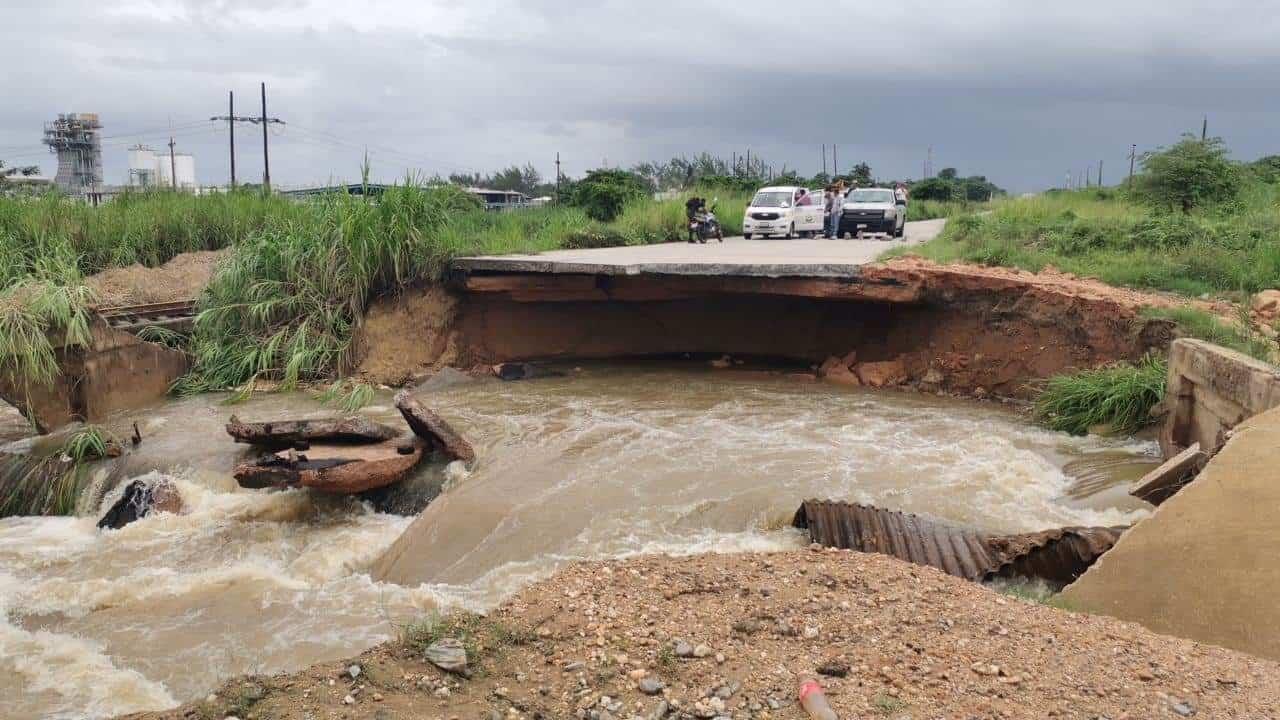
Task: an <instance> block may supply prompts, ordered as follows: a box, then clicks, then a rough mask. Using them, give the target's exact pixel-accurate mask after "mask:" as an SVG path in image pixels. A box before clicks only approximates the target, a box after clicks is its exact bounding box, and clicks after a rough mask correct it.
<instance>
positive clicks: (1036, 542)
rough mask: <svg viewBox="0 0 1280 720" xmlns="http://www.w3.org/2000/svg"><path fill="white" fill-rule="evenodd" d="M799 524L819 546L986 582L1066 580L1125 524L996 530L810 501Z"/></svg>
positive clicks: (1108, 545) (1106, 547) (1107, 546)
mask: <svg viewBox="0 0 1280 720" xmlns="http://www.w3.org/2000/svg"><path fill="white" fill-rule="evenodd" d="M792 524H793V525H795V527H798V528H804V529H807V530H808V531H809V539H810V540H811V541H813V542H815V543H818V544H820V545H825V546H827V547H836V548H842V549H849V550H857V551H859V552H872V553H880V554H883V555H890V556H892V557H896V558H898V559H899V560H906V561H907V562H911V563H915V564H917V565H928V566H929V567H933V568H937V569H939V570H941V571H943V572H945V573H947V574H948V575H954V576H956V577H961V578H965V579H966V580H974V581H983V580H990V579H993V578H996V577H1010V578H1013V577H1023V578H1038V579H1041V580H1045V581H1047V582H1051V583H1055V584H1059V585H1065V584H1067V583H1069V582H1072V581H1074V580H1075V579H1076V578H1078V577H1080V575H1081V574H1082V573H1084V571H1085V570H1086V569H1087V568H1088V567H1089V566H1090V565H1092V564H1093V562H1094V561H1095V560H1096V559H1097V558H1098V557H1099V556H1101V555H1102V554H1103V553H1105V552H1107V550H1109V549H1111V547H1112V545H1114V544H1115V542H1116V540H1117V539H1118V538H1119V537H1120V534H1121V533H1122V532H1124V530H1125V528H1122V527H1115V528H1074V527H1073V528H1056V529H1053V530H1045V531H1042V532H1037V533H1024V534H1020V535H992V534H990V533H983V532H979V531H977V530H974V529H972V528H965V527H961V526H957V525H951V524H948V523H944V522H939V521H937V520H932V519H929V518H925V517H920V516H918V515H912V514H910V513H902V512H898V511H895V510H885V509H883V508H878V507H873V506H870V505H858V504H853V503H844V502H832V501H827V500H806V501H805V502H804V504H802V505H801V506H800V509H799V510H797V511H796V515H795V519H794V520H793V523H792Z"/></svg>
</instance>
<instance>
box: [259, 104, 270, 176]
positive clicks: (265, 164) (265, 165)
mask: <svg viewBox="0 0 1280 720" xmlns="http://www.w3.org/2000/svg"><path fill="white" fill-rule="evenodd" d="M260 119H261V120H262V191H263V192H271V156H270V155H269V154H268V153H267V84H266V83H265V82H264V83H262V117H261V118H260Z"/></svg>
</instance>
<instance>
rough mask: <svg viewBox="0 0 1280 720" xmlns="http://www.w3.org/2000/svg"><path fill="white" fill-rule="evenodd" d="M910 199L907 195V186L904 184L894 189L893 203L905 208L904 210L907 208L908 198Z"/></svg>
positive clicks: (899, 184)
mask: <svg viewBox="0 0 1280 720" xmlns="http://www.w3.org/2000/svg"><path fill="white" fill-rule="evenodd" d="M908 197H909V196H908V194H907V186H906V185H903V184H902V183H898V184H897V186H896V187H894V189H893V202H894V204H895V205H901V206H902V207H904V208H905V207H906V206H907V198H908Z"/></svg>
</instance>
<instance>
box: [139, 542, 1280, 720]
mask: <svg viewBox="0 0 1280 720" xmlns="http://www.w3.org/2000/svg"><path fill="white" fill-rule="evenodd" d="M483 620H484V622H485V623H486V624H488V625H489V626H490V627H491V628H492V631H491V632H489V633H488V634H487V635H486V636H485V640H484V643H483V649H478V652H477V655H476V656H475V657H473V658H472V665H474V666H476V670H477V671H476V673H475V674H474V676H473V677H472V678H471V679H465V678H463V677H461V676H459V675H456V674H454V673H450V672H446V671H444V670H441V669H439V668H437V667H435V666H434V665H432V664H431V663H429V662H428V661H427V660H426V659H425V658H424V657H423V654H422V652H421V650H419V649H417V648H415V647H411V646H409V645H404V644H399V643H392V644H388V645H385V646H382V647H380V648H377V649H374V650H372V651H370V652H368V653H366V654H364V655H362V656H361V657H360V658H359V659H358V660H357V661H355V664H358V665H359V666H360V667H361V668H362V672H361V673H360V674H359V675H358V677H356V678H352V677H351V675H350V673H349V672H348V668H349V666H350V665H352V664H353V662H352V661H344V662H339V663H327V664H322V665H318V666H316V667H313V668H311V669H309V670H306V671H303V672H301V673H298V674H295V675H289V676H280V677H275V678H267V679H261V678H259V679H254V682H255V683H262V684H263V685H264V687H265V689H266V694H265V697H263V698H262V699H261V700H260V701H258V702H257V704H256V705H255V706H254V708H253V711H254V712H255V713H256V714H257V715H258V717H271V718H275V719H276V720H302V719H303V718H322V717H341V716H343V715H344V714H345V715H346V716H347V717H352V718H355V717H368V718H388V719H391V718H419V717H421V718H459V719H461V718H480V719H482V720H493V719H498V720H517V719H527V720H532V719H534V718H557V719H561V718H576V719H595V720H637V719H638V720H661V719H663V718H667V719H671V720H674V719H680V720H689V719H690V718H704V719H710V718H737V719H742V720H747V719H758V720H766V719H767V720H773V719H777V720H784V719H791V718H799V717H803V715H802V714H801V711H800V708H799V707H798V703H797V701H798V698H797V695H796V692H797V687H798V681H799V680H800V679H801V678H804V677H807V676H810V675H814V674H816V675H817V677H819V678H820V681H821V684H822V686H823V690H824V692H825V694H826V697H827V699H828V700H829V701H830V704H831V706H832V708H833V709H834V710H835V712H836V713H837V714H838V716H839V717H842V718H864V717H893V718H905V717H913V718H938V717H946V718H969V717H983V718H1081V719H1083V718H1096V717H1110V718H1162V717H1179V716H1182V717H1188V716H1191V715H1194V716H1196V717H1275V716H1277V714H1280V665H1277V664H1276V663H1273V662H1269V661H1265V660H1261V659H1258V658H1254V657H1251V656H1248V655H1244V654H1242V653H1237V652H1232V651H1229V650H1225V649H1222V648H1217V647H1211V646H1206V645H1200V644H1197V643H1194V642H1190V641H1186V640H1180V639H1176V638H1171V637H1165V636H1160V635H1155V634H1153V633H1151V632H1149V631H1147V630H1144V629H1143V628H1141V627H1139V626H1137V625H1133V624H1129V623H1125V622H1121V621H1117V620H1113V619H1110V618H1104V617H1091V616H1084V615H1073V614H1068V613H1065V612H1063V611H1061V610H1057V609H1054V608H1051V607H1047V606H1044V605H1038V604H1034V603H1029V602H1025V601H1021V600H1017V599H1014V598H1012V597H1007V596H1003V595H1000V594H997V593H995V592H993V591H992V590H990V589H988V588H985V587H983V586H981V585H977V584H974V583H969V582H965V581H963V580H959V579H957V578H952V577H948V576H946V575H944V574H942V573H940V572H938V571H936V570H933V569H930V568H925V567H920V566H916V565H910V564H906V563H902V562H899V561H896V560H893V559H892V558H889V557H885V556H882V555H869V554H862V553H855V552H850V551H837V550H821V551H803V550H802V551H795V552H788V553H781V554H774V555H736V556H734V555H702V556H694V557H686V558H670V557H644V558H636V559H631V560H627V561H623V562H599V563H583V564H577V565H573V566H570V567H568V568H565V569H563V570H562V571H560V572H559V573H558V574H557V575H555V576H554V577H552V578H549V579H547V580H545V581H543V582H540V583H537V584H536V585H533V586H531V587H529V588H527V589H526V590H524V591H522V592H520V593H518V594H517V595H515V596H514V597H512V598H511V599H510V600H508V601H507V602H506V603H504V604H503V605H502V606H501V607H500V608H497V609H496V610H495V611H494V612H492V613H490V614H489V615H488V616H487V617H485V618H484V619H483ZM244 684H245V682H244V681H237V682H233V683H230V684H228V685H227V686H226V687H225V688H224V689H222V690H220V691H219V692H218V693H217V694H216V695H215V696H214V700H215V703H214V704H213V706H211V707H210V706H205V705H204V704H203V703H197V704H195V705H191V706H186V707H182V708H176V709H173V710H169V711H165V712H161V713H153V714H146V715H143V716H139V717H144V718H148V719H150V720H156V719H159V718H164V719H165V720H177V719H178V718H187V717H192V716H197V717H209V716H216V712H217V711H221V710H223V709H225V708H224V704H225V703H228V702H230V701H232V700H233V699H234V698H236V697H237V696H238V693H239V692H240V688H242V687H243V686H244ZM201 712H204V713H205V714H204V715H200V714H199V713H201ZM219 717H220V716H219Z"/></svg>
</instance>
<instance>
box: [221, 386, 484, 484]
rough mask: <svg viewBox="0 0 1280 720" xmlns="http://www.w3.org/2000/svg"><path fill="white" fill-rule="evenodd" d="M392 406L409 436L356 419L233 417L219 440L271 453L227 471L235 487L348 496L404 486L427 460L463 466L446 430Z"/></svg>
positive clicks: (435, 419)
mask: <svg viewBox="0 0 1280 720" xmlns="http://www.w3.org/2000/svg"><path fill="white" fill-rule="evenodd" d="M396 407H397V408H398V409H399V410H400V414H401V415H402V416H403V417H404V419H405V423H406V424H407V425H408V427H409V429H410V430H411V431H412V435H409V436H405V435H404V434H403V433H402V432H400V431H397V430H395V429H394V428H391V427H388V426H386V425H382V424H380V423H375V422H372V421H370V420H367V419H365V418H361V417H347V418H322V419H318V420H284V421H271V422H260V423H245V422H242V421H241V420H240V419H239V418H237V417H235V416H234V415H233V416H232V417H231V421H230V422H229V423H227V434H229V435H231V437H233V438H234V439H235V441H236V442H244V443H248V444H251V445H254V446H255V447H258V448H261V449H264V450H269V451H271V452H270V453H269V454H266V455H262V456H260V457H258V458H256V459H255V460H253V461H251V462H246V463H241V464H240V465H238V466H237V467H236V469H235V471H234V473H233V474H234V476H235V478H236V481H237V482H238V483H240V485H241V486H242V487H248V488H264V487H282V488H288V487H306V488H311V489H313V490H318V491H321V492H327V493H334V494H344V495H350V494H356V493H363V492H368V491H370V490H375V489H379V488H385V487H388V486H390V485H393V484H396V483H399V482H401V481H402V480H404V479H405V478H406V477H407V476H408V475H409V474H410V473H411V472H412V471H413V469H414V468H416V467H417V466H418V464H419V463H421V462H422V461H423V459H425V458H426V457H429V456H431V455H432V454H437V455H440V456H442V457H444V458H446V459H448V460H451V461H452V460H461V461H462V462H464V463H470V462H473V461H474V460H475V457H476V456H475V450H474V449H472V447H471V444H470V443H468V442H467V441H466V439H465V438H463V437H462V436H461V435H460V434H459V433H458V432H457V431H456V430H454V429H453V427H452V426H450V425H449V423H447V422H446V421H445V420H444V419H443V418H441V417H440V416H439V415H437V414H436V413H435V412H433V411H431V410H429V409H427V408H425V407H423V406H422V404H421V403H419V402H418V401H417V400H415V399H414V398H413V396H411V395H409V394H408V393H407V392H402V393H400V394H399V395H397V396H396Z"/></svg>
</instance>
